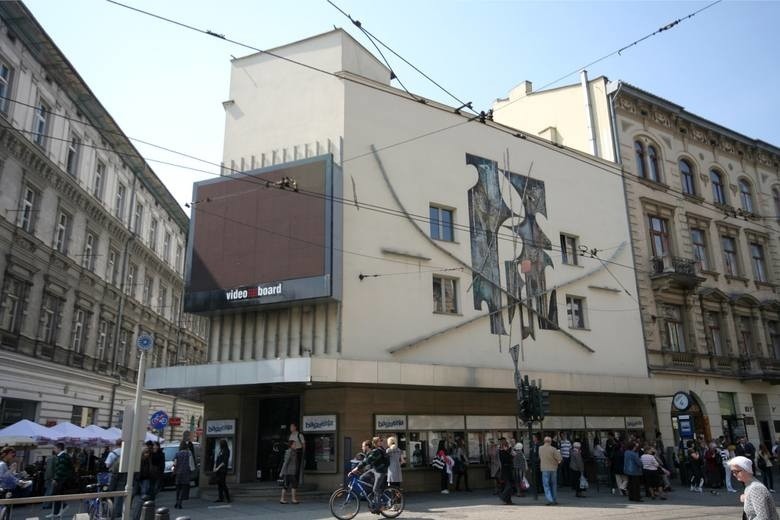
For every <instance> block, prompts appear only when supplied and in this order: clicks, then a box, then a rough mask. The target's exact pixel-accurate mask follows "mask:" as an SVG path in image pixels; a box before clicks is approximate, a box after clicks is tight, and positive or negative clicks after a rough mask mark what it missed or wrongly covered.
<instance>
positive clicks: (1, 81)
mask: <svg viewBox="0 0 780 520" xmlns="http://www.w3.org/2000/svg"><path fill="white" fill-rule="evenodd" d="M13 77H14V69H12V68H11V67H10V66H9V65H8V64H7V63H5V62H2V61H0V112H2V113H3V114H7V113H8V109H9V107H10V106H11V100H10V97H11V85H12V82H13Z"/></svg>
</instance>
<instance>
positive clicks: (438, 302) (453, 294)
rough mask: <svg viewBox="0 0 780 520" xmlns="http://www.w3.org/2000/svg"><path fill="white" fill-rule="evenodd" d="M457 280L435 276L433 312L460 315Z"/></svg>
mask: <svg viewBox="0 0 780 520" xmlns="http://www.w3.org/2000/svg"><path fill="white" fill-rule="evenodd" d="M457 282H458V281H457V279H455V278H447V277H444V276H436V275H434V276H433V312H438V313H442V314H457V313H458V296H457V294H458V293H457V289H458V283H457Z"/></svg>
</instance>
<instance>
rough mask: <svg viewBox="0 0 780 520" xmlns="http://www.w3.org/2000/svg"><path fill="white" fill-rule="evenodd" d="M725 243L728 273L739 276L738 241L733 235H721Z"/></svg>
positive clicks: (724, 251)
mask: <svg viewBox="0 0 780 520" xmlns="http://www.w3.org/2000/svg"><path fill="white" fill-rule="evenodd" d="M721 241H722V243H723V264H724V269H725V271H726V274H727V275H730V276H738V275H739V264H738V262H737V241H736V240H734V238H733V237H725V236H724V237H721Z"/></svg>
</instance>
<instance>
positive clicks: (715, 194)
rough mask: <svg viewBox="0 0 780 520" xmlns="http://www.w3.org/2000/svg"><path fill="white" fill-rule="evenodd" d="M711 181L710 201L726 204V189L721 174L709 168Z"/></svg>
mask: <svg viewBox="0 0 780 520" xmlns="http://www.w3.org/2000/svg"><path fill="white" fill-rule="evenodd" d="M710 182H711V183H712V201H713V202H714V203H715V204H726V189H725V187H724V186H723V175H721V173H720V172H719V171H717V170H710Z"/></svg>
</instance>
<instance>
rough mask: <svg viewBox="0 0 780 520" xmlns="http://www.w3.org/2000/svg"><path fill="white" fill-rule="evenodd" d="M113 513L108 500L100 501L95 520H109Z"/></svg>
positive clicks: (112, 506) (111, 504) (112, 505)
mask: <svg viewBox="0 0 780 520" xmlns="http://www.w3.org/2000/svg"><path fill="white" fill-rule="evenodd" d="M113 513H114V504H113V503H112V502H111V499H110V498H104V499H103V500H101V501H100V506H99V511H98V517H97V518H96V520H111V517H112V516H113Z"/></svg>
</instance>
